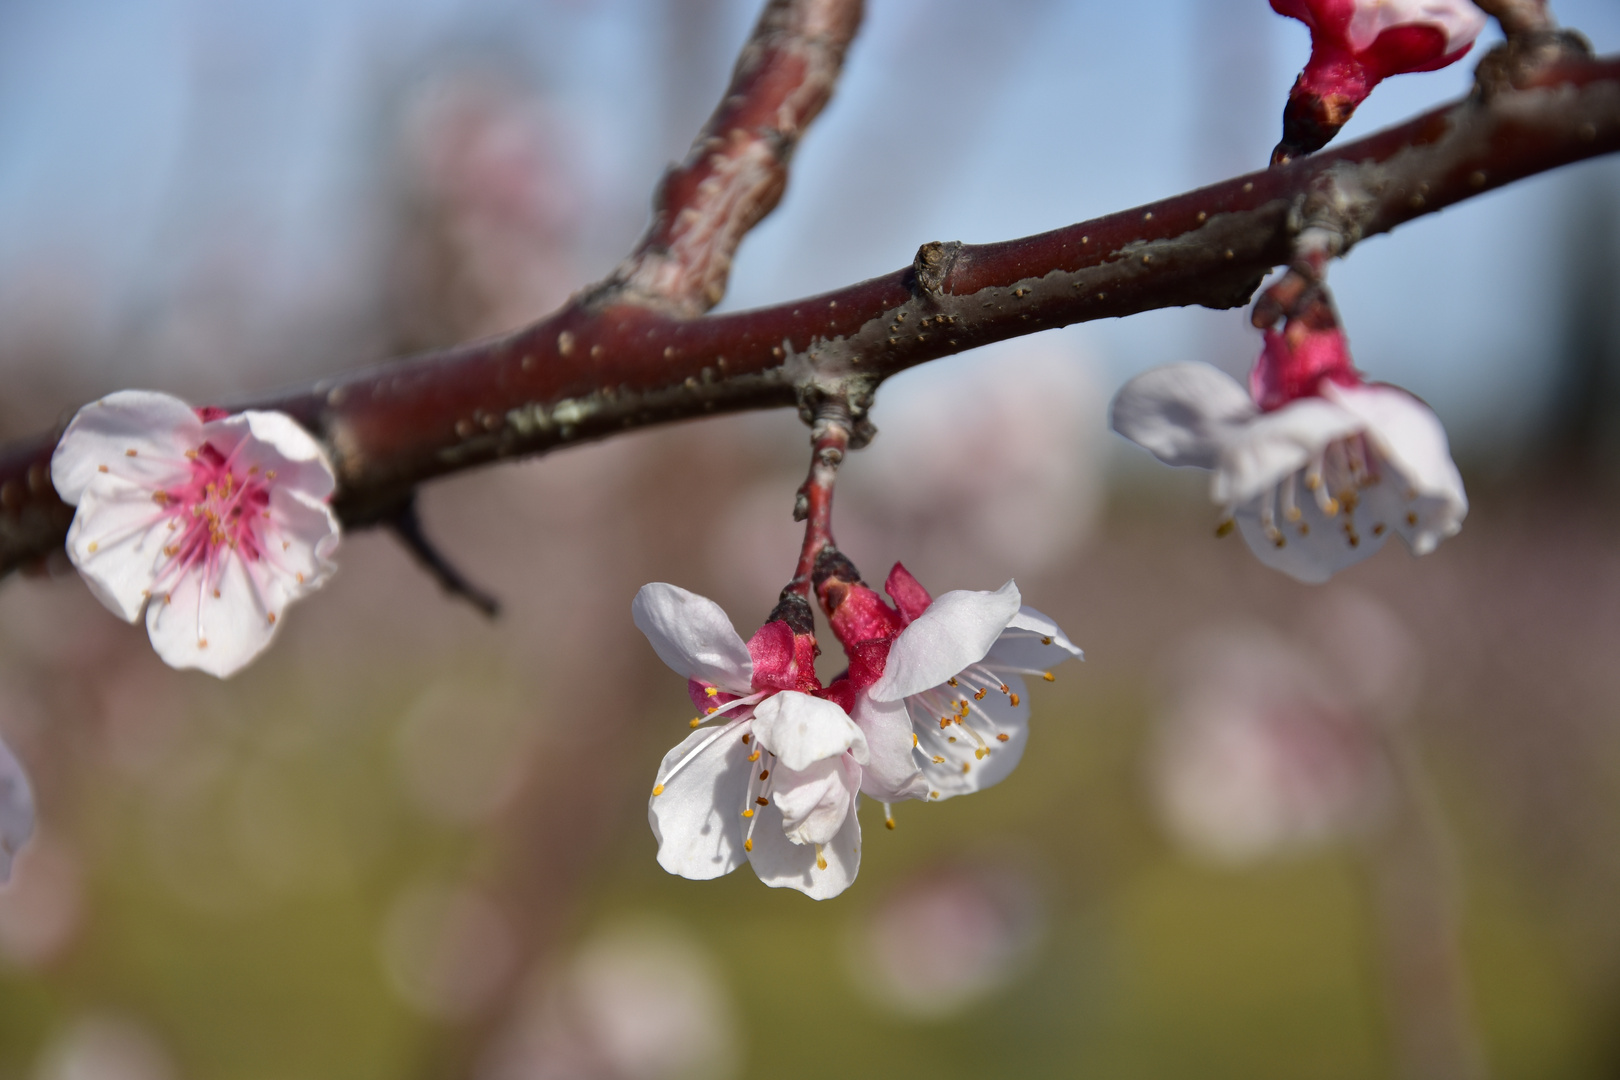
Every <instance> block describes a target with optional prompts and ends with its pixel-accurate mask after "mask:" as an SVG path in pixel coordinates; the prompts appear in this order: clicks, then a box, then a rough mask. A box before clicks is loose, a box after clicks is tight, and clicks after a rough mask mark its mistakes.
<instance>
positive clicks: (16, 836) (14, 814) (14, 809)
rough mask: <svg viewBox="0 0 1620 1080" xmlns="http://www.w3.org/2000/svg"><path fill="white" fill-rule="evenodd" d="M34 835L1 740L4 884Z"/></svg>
mask: <svg viewBox="0 0 1620 1080" xmlns="http://www.w3.org/2000/svg"><path fill="white" fill-rule="evenodd" d="M851 816H852V817H853V816H854V815H851ZM33 835H34V791H33V788H31V787H30V786H29V784H28V774H27V773H25V772H24V771H23V767H22V762H20V761H18V760H17V756H16V755H15V754H13V753H12V752H11V748H10V747H9V746H7V745H6V744H5V743H4V742H0V885H3V884H5V883H6V882H7V881H10V880H11V861H12V860H13V859H15V858H16V857H17V852H19V851H21V850H22V846H23V845H24V844H26V843H27V842H28V839H29V837H31V836H33Z"/></svg>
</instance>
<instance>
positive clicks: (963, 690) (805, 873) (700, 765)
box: [631, 548, 1080, 899]
mask: <svg viewBox="0 0 1620 1080" xmlns="http://www.w3.org/2000/svg"><path fill="white" fill-rule="evenodd" d="M815 586H816V587H815V592H816V596H817V598H818V600H819V601H820V603H821V606H822V609H823V611H824V612H825V613H826V615H827V617H828V623H829V625H830V626H831V628H832V631H833V634H834V636H835V637H837V638H838V641H839V643H840V644H841V645H842V646H843V648H844V651H845V654H846V656H847V657H848V660H849V668H848V670H847V671H845V672H844V673H842V674H840V675H839V676H837V677H836V678H834V679H833V680H832V681H831V682H830V683H828V684H826V685H823V684H822V682H821V680H820V679H819V678H818V677H817V675H816V671H815V659H816V656H817V654H818V652H819V648H818V646H817V643H816V637H815V628H814V622H813V614H812V611H811V607H810V602H809V600H808V599H806V598H805V597H804V596H803V595H800V594H799V593H796V592H793V591H784V593H783V595H782V598H781V600H780V602H779V603H778V604H777V606H776V609H775V610H774V611H772V612H771V615H770V617H769V618H768V619H766V621H765V623H764V625H763V626H761V627H760V628H759V630H758V631H756V632H755V634H754V635H753V636H752V637H751V638H749V639H748V640H747V641H744V640H743V639H742V637H741V636H740V635H739V634H738V633H737V631H736V630H735V629H734V628H733V627H732V624H731V621H730V620H729V619H728V618H727V617H726V615H725V613H724V612H723V611H722V610H721V609H720V607H719V605H717V604H715V603H714V602H713V601H712V600H708V599H706V598H704V597H701V596H698V595H696V594H695V593H691V592H688V591H686V590H685V589H681V588H678V587H677V586H674V585H668V584H663V583H655V584H652V585H647V586H644V587H643V588H642V589H641V591H640V592H639V593H638V594H637V595H636V598H635V601H634V603H633V604H632V605H631V611H632V614H633V615H634V618H635V622H636V625H637V626H638V627H639V628H640V629H641V631H642V632H643V633H644V634H646V635H647V639H648V641H650V642H651V643H652V646H653V649H654V651H656V652H657V654H658V656H659V658H660V659H662V660H663V661H664V663H666V664H668V665H669V667H671V668H672V669H673V670H674V671H675V672H676V673H677V674H679V675H682V676H684V677H685V678H686V679H687V688H688V692H689V693H690V695H691V698H692V701H693V703H694V704H695V705H696V706H697V708H698V710H699V713H698V715H697V716H695V717H694V718H693V719H692V727H693V728H694V729H695V730H693V732H692V733H691V734H690V735H688V736H687V737H686V739H685V740H683V741H682V742H681V743H679V744H678V745H677V746H676V747H675V748H674V749H673V750H671V751H670V752H669V753H668V754H666V755H665V757H664V760H663V761H662V763H660V765H659V767H658V774H657V779H656V783H655V784H654V786H653V789H652V795H651V797H650V798H649V800H648V818H649V820H650V822H651V824H652V829H653V834H654V836H655V837H656V838H657V840H658V863H659V865H660V866H662V867H663V868H664V869H665V870H668V871H669V872H670V873H673V874H679V875H680V876H682V877H687V878H696V879H707V878H715V877H720V876H721V875H724V874H728V873H730V872H731V871H732V870H735V869H736V868H737V867H739V866H741V865H742V863H743V862H744V860H746V861H747V862H748V863H749V864H750V865H751V866H752V867H753V869H754V872H755V873H756V874H757V875H758V876H759V878H760V880H761V881H763V882H765V883H766V884H767V885H771V886H779V887H788V888H794V889H798V890H799V891H801V892H803V893H805V894H806V895H808V896H811V897H814V898H816V899H823V898H826V897H831V896H836V895H838V894H839V893H841V892H843V891H844V889H846V888H848V887H849V885H850V883H851V882H853V881H854V880H855V875H856V874H857V873H858V872H859V870H860V859H861V828H860V821H859V819H858V817H857V814H856V807H857V805H858V802H859V797H860V795H862V794H865V795H867V796H868V797H870V798H873V799H876V800H878V801H879V802H882V803H884V804H885V818H886V821H887V822H888V824H889V825H890V827H891V828H892V827H893V821H894V819H893V816H892V814H890V813H889V812H888V804H891V803H894V802H898V801H901V800H904V799H919V800H924V801H938V800H942V799H948V798H951V797H953V796H956V795H966V794H969V793H971V792H975V791H978V790H980V789H982V788H985V787H989V786H990V785H991V784H994V783H996V782H998V781H1000V780H1001V779H1003V778H1005V777H1006V776H1007V774H1008V773H1010V772H1011V771H1012V770H1013V768H1014V767H1016V766H1017V764H1018V760H1019V758H1020V757H1021V756H1022V755H1023V753H1024V745H1025V741H1026V737H1027V734H1028V724H1029V704H1028V702H1027V700H1026V699H1027V696H1028V690H1027V688H1026V686H1025V683H1024V679H1025V677H1027V676H1034V677H1038V678H1041V679H1044V680H1047V681H1050V680H1051V679H1052V678H1053V677H1054V676H1053V674H1052V671H1051V669H1052V668H1053V667H1054V666H1056V665H1057V664H1059V663H1061V662H1062V661H1064V660H1067V659H1069V658H1071V657H1077V656H1079V655H1080V650H1079V649H1078V648H1076V647H1075V646H1074V644H1073V643H1072V642H1070V641H1069V639H1068V638H1067V637H1066V636H1065V635H1064V634H1063V631H1062V630H1061V629H1059V628H1058V626H1057V624H1056V623H1054V622H1053V621H1052V620H1051V619H1049V618H1047V617H1046V616H1045V615H1042V614H1041V613H1040V612H1038V611H1036V610H1035V609H1034V608H1030V607H1026V606H1025V605H1024V604H1023V602H1022V599H1021V597H1020V595H1019V592H1018V588H1017V586H1016V585H1014V584H1013V583H1012V582H1011V581H1009V582H1007V583H1006V584H1005V585H1003V586H1002V587H1001V588H1000V589H996V590H994V591H988V592H973V591H956V592H949V593H945V594H943V595H941V596H939V597H931V596H930V595H929V594H928V592H927V590H925V589H924V588H923V586H922V585H921V584H920V583H919V582H918V581H917V580H916V578H914V577H912V575H911V574H910V573H909V572H907V571H906V569H905V567H903V566H901V565H900V564H898V563H897V564H895V567H894V569H893V571H892V572H891V573H890V575H889V578H888V581H887V583H886V585H885V591H886V592H887V593H888V596H889V601H885V600H884V599H883V597H881V596H879V595H878V594H877V593H876V592H875V591H874V590H873V589H871V588H870V587H868V586H867V585H866V584H865V583H864V582H862V581H861V579H860V576H859V575H858V574H857V573H856V572H855V568H854V566H853V565H852V564H850V562H849V561H848V560H847V559H846V558H844V557H843V556H842V555H840V554H839V553H838V552H837V551H836V550H835V549H832V548H828V549H826V550H824V551H822V553H821V557H820V559H819V560H818V562H817V568H816V574H815ZM891 601H892V602H891Z"/></svg>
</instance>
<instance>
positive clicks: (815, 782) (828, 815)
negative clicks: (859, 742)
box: [771, 754, 861, 844]
mask: <svg viewBox="0 0 1620 1080" xmlns="http://www.w3.org/2000/svg"><path fill="white" fill-rule="evenodd" d="M860 788H861V767H860V766H859V765H857V764H855V762H853V761H851V760H850V758H849V755H847V754H839V755H838V756H837V757H831V758H822V759H821V760H820V761H817V762H814V763H813V764H811V766H810V767H809V768H808V769H805V770H804V771H802V772H800V771H796V770H794V769H789V768H785V767H783V766H781V765H778V766H777V767H776V768H775V769H773V770H772V771H771V789H772V790H771V801H772V802H774V803H775V804H776V808H777V809H778V810H780V811H781V812H782V831H783V832H784V833H785V834H786V835H787V838H788V840H789V841H790V842H792V843H795V844H828V843H831V842H832V840H833V837H835V836H837V835H838V831H839V830H840V829H842V828H843V827H844V818H845V817H846V816H847V815H849V814H851V813H853V812H854V809H855V793H856V792H858V791H859V790H860Z"/></svg>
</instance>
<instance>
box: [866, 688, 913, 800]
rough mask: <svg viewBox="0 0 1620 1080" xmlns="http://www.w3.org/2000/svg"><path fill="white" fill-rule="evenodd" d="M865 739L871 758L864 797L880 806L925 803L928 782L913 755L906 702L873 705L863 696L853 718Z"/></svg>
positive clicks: (886, 702)
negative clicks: (913, 800) (922, 800)
mask: <svg viewBox="0 0 1620 1080" xmlns="http://www.w3.org/2000/svg"><path fill="white" fill-rule="evenodd" d="M852 719H853V720H854V721H855V723H856V724H857V725H858V726H859V727H860V729H861V731H862V732H863V733H865V735H866V745H867V748H868V751H869V758H868V761H867V763H866V765H865V767H864V768H863V769H862V770H861V793H862V794H863V795H867V796H870V797H871V798H874V799H877V800H878V801H879V802H899V801H900V800H902V799H925V798H927V797H928V782H927V780H925V779H924V778H923V775H922V771H921V770H920V769H918V768H917V762H916V759H915V756H914V754H913V752H912V747H913V745H914V743H913V732H912V727H911V714H910V712H909V711H907V709H906V705H905V702H903V701H873V700H872V696H871V695H870V694H862V695H861V696H860V697H859V698H857V699H856V701H855V714H854V716H853V717H852Z"/></svg>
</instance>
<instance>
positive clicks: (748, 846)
mask: <svg viewBox="0 0 1620 1080" xmlns="http://www.w3.org/2000/svg"><path fill="white" fill-rule="evenodd" d="M743 850H744V851H753V850H754V838H753V837H752V836H750V837H748V838H747V839H746V840H744V841H743Z"/></svg>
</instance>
